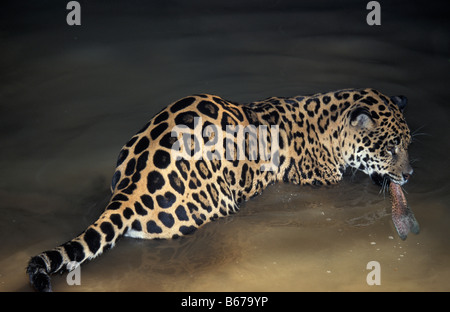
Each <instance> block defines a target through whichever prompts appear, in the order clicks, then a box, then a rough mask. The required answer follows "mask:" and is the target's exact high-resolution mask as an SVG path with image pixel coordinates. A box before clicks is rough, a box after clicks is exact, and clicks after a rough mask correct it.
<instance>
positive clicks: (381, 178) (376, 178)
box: [370, 172, 408, 186]
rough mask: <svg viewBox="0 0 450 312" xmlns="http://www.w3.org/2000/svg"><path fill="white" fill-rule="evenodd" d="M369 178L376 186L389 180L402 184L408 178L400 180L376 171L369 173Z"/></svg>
mask: <svg viewBox="0 0 450 312" xmlns="http://www.w3.org/2000/svg"><path fill="white" fill-rule="evenodd" d="M370 178H371V179H372V181H373V183H375V184H376V185H378V186H383V185H388V184H389V183H390V182H391V181H392V182H394V183H395V184H398V185H403V184H405V183H406V182H408V179H403V180H402V181H399V180H398V179H396V178H394V177H391V176H390V175H388V174H379V173H377V172H374V173H372V174H371V175H370Z"/></svg>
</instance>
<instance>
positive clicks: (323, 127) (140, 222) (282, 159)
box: [26, 88, 413, 291]
mask: <svg viewBox="0 0 450 312" xmlns="http://www.w3.org/2000/svg"><path fill="white" fill-rule="evenodd" d="M406 104H407V98H406V97H404V96H386V95H384V94H382V93H381V92H379V91H377V90H375V89H372V88H366V89H343V90H338V91H333V92H327V93H319V94H313V95H308V96H294V97H270V98H267V99H265V100H262V101H257V102H252V103H247V104H238V103H235V102H231V101H227V100H225V99H222V98H221V97H219V96H216V95H210V94H199V95H193V96H188V97H185V98H182V99H180V100H178V101H176V102H174V103H172V104H171V105H169V106H167V107H166V108H164V109H163V110H161V111H160V112H159V113H157V114H156V115H155V116H154V117H153V118H152V119H151V120H150V121H149V122H148V123H147V124H146V125H145V126H144V127H143V128H142V129H141V130H140V131H139V132H137V133H136V134H135V135H134V136H133V137H132V138H131V139H130V140H129V141H128V142H127V143H126V144H125V145H124V146H123V148H122V150H121V151H120V153H119V156H118V159H117V166H116V170H115V173H114V174H113V177H112V183H111V192H112V194H111V199H110V201H109V203H108V205H107V206H106V209H105V210H104V212H103V213H102V214H101V215H100V217H99V218H98V219H97V220H96V221H95V222H94V223H93V224H92V225H90V226H89V227H87V229H86V230H85V231H83V232H82V233H81V234H80V235H78V236H77V237H76V238H74V239H72V240H70V241H68V242H66V243H64V244H62V245H60V246H58V247H56V248H54V249H50V250H48V251H44V252H42V253H40V254H38V255H36V256H34V257H32V258H31V259H30V261H29V263H28V267H27V270H26V272H27V274H28V275H29V279H30V282H31V284H32V286H33V287H34V288H35V289H36V290H38V291H51V290H52V286H51V279H50V276H51V275H52V274H54V273H57V272H65V271H71V270H73V269H75V268H77V267H78V266H79V265H80V264H82V263H84V262H86V261H87V260H90V259H93V258H95V257H97V256H99V255H100V254H102V253H104V252H105V251H106V250H108V249H110V248H112V247H113V246H114V245H115V243H116V242H117V240H118V239H119V238H120V237H122V236H126V237H133V238H141V239H170V238H178V237H181V236H183V235H187V234H191V233H193V232H194V231H195V230H196V229H198V228H199V227H201V226H202V225H204V224H206V223H208V222H210V221H213V220H216V219H218V218H221V217H225V216H227V215H230V214H234V213H236V212H238V211H239V207H240V204H241V203H243V202H244V201H247V200H249V199H250V198H252V197H254V196H256V195H258V194H260V193H261V192H262V191H263V190H264V189H265V188H266V187H267V186H269V185H271V184H274V183H277V182H280V181H284V182H289V183H294V184H299V185H329V184H335V183H337V182H339V181H340V180H342V178H343V174H344V171H345V170H346V168H350V167H351V168H353V169H354V170H360V171H362V172H364V173H366V174H367V175H369V176H370V177H371V179H372V180H373V181H374V182H375V184H378V185H383V184H384V185H385V184H386V183H387V182H389V183H395V184H397V185H403V184H404V183H406V182H407V181H408V180H409V178H410V176H411V174H412V173H413V169H412V167H411V165H410V162H409V159H408V146H409V144H410V143H411V133H410V130H409V128H408V126H407V124H406V121H405V119H404V116H403V110H404V108H405V106H406ZM239 127H240V128H239ZM238 128H239V129H240V130H239V129H238ZM236 129H238V130H236ZM269 129H270V131H269ZM233 130H234V131H233Z"/></svg>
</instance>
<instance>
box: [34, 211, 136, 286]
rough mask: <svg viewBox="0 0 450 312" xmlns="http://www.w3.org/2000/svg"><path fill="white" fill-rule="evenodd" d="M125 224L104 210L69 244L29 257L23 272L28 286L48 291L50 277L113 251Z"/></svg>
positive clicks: (124, 229) (120, 218) (116, 214)
mask: <svg viewBox="0 0 450 312" xmlns="http://www.w3.org/2000/svg"><path fill="white" fill-rule="evenodd" d="M125 222H126V221H125V220H123V218H122V217H121V216H120V215H119V214H118V213H117V211H116V210H106V211H105V212H104V213H103V214H102V215H101V216H100V218H99V219H98V220H97V221H96V222H95V223H94V224H92V225H90V226H89V227H88V228H87V229H86V230H85V231H84V232H83V233H81V234H80V235H79V236H77V237H76V238H74V239H73V240H71V241H68V242H67V243H65V244H62V245H60V246H59V247H56V248H55V249H52V250H48V251H44V252H42V253H41V254H39V255H37V256H34V257H32V258H31V260H30V262H29V263H28V267H27V271H26V272H27V273H28V275H29V277H30V282H31V285H32V286H33V287H34V288H35V289H36V290H37V291H45V292H48V291H52V286H51V281H50V275H51V274H54V273H57V272H61V273H62V272H64V271H72V270H73V269H75V268H76V267H78V266H79V265H80V264H81V263H83V262H85V261H86V260H90V259H92V258H95V257H97V256H99V255H100V254H102V253H103V252H104V251H106V250H107V249H109V248H111V247H113V246H114V244H115V243H116V241H117V239H118V238H119V237H121V236H122V235H123V234H124V233H125V232H126V230H127V228H128V226H127V224H125Z"/></svg>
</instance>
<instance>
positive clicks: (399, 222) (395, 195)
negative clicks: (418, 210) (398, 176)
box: [389, 181, 420, 240]
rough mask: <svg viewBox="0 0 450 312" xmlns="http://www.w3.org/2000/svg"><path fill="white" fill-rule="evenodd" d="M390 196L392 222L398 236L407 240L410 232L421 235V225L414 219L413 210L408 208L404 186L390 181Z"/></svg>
mask: <svg viewBox="0 0 450 312" xmlns="http://www.w3.org/2000/svg"><path fill="white" fill-rule="evenodd" d="M389 194H390V195H391V203H392V222H394V226H395V228H396V230H397V233H398V236H400V238H401V239H402V240H405V239H406V237H407V236H408V233H409V232H412V233H414V234H419V231H420V227H419V223H418V222H417V220H416V218H415V217H414V213H413V212H412V210H411V209H410V208H409V207H408V203H407V201H406V197H405V194H404V193H403V190H402V186H401V185H400V184H397V183H395V182H393V181H390V182H389Z"/></svg>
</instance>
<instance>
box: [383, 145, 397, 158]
mask: <svg viewBox="0 0 450 312" xmlns="http://www.w3.org/2000/svg"><path fill="white" fill-rule="evenodd" d="M386 149H387V151H388V153H389V154H391V155H392V156H394V155H395V154H396V151H397V147H396V146H395V145H392V144H389V145H388V146H387V148H386Z"/></svg>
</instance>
